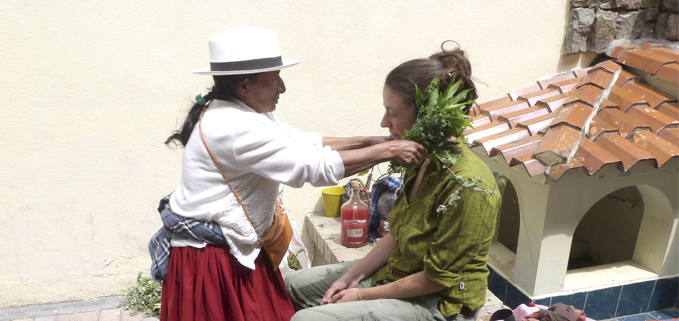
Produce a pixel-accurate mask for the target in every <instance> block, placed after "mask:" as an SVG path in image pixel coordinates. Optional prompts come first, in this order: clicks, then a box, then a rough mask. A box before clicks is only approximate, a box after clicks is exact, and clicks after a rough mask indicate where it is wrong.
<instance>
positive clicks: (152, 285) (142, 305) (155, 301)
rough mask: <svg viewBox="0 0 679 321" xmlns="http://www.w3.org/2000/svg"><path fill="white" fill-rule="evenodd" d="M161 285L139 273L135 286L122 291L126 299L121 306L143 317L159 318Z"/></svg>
mask: <svg viewBox="0 0 679 321" xmlns="http://www.w3.org/2000/svg"><path fill="white" fill-rule="evenodd" d="M162 289H163V284H162V283H158V282H156V281H154V280H153V278H151V277H150V276H145V275H143V274H142V272H139V275H138V276H137V284H135V285H133V286H131V287H129V288H127V289H125V290H123V295H125V296H126V297H127V299H125V301H123V303H122V306H123V307H124V308H125V310H131V311H133V312H142V313H144V314H145V315H152V316H156V317H157V316H160V294H161V292H162Z"/></svg>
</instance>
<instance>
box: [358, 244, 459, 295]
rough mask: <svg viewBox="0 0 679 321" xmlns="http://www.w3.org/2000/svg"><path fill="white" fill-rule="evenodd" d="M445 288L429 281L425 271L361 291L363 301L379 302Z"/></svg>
mask: <svg viewBox="0 0 679 321" xmlns="http://www.w3.org/2000/svg"><path fill="white" fill-rule="evenodd" d="M378 244H379V243H378ZM444 288H445V287H444V286H443V285H441V284H438V283H436V282H434V281H431V280H429V279H428V278H427V276H426V275H425V274H424V271H420V272H417V273H415V274H411V275H409V276H407V277H405V278H402V279H399V280H397V281H394V282H391V283H387V284H385V285H380V286H375V287H371V288H365V289H360V290H359V291H360V294H361V298H362V299H363V300H377V299H405V298H413V297H418V296H423V295H427V294H431V293H435V292H438V291H441V290H443V289H444Z"/></svg>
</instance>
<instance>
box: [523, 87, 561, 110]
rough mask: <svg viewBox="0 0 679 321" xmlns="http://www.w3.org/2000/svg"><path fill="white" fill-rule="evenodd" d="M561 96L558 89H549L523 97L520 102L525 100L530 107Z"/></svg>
mask: <svg viewBox="0 0 679 321" xmlns="http://www.w3.org/2000/svg"><path fill="white" fill-rule="evenodd" d="M560 94H561V92H560V91H559V90H558V89H554V88H547V89H543V90H540V91H536V92H532V93H529V94H525V95H521V96H519V100H524V101H526V102H528V105H529V106H535V104H536V103H537V102H538V100H541V99H546V98H550V97H554V96H557V95H560Z"/></svg>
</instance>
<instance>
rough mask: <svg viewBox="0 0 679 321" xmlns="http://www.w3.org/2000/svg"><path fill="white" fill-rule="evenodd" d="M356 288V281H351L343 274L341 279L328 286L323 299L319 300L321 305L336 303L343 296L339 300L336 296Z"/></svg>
mask: <svg viewBox="0 0 679 321" xmlns="http://www.w3.org/2000/svg"><path fill="white" fill-rule="evenodd" d="M357 286H358V280H351V279H350V278H349V276H347V274H344V275H343V276H342V277H341V278H339V279H337V281H335V282H333V283H332V284H331V285H330V287H329V288H328V291H326V292H325V295H324V296H323V299H321V305H324V304H328V303H337V300H338V299H339V298H341V297H342V296H343V295H342V296H340V297H339V298H337V297H336V296H337V295H340V293H342V292H344V291H345V290H347V289H352V288H356V287H357ZM357 298H358V296H357ZM353 301H355V300H353ZM347 302H348V301H347Z"/></svg>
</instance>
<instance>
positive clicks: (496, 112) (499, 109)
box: [481, 100, 530, 120]
mask: <svg viewBox="0 0 679 321" xmlns="http://www.w3.org/2000/svg"><path fill="white" fill-rule="evenodd" d="M528 107H530V106H529V105H528V102H526V101H524V100H517V101H510V102H508V103H504V104H499V105H495V106H491V107H488V108H484V109H482V110H481V113H482V114H484V115H488V116H490V117H492V119H493V120H496V119H497V117H498V116H500V115H503V114H507V113H511V112H515V111H517V110H521V109H526V108H528Z"/></svg>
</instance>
